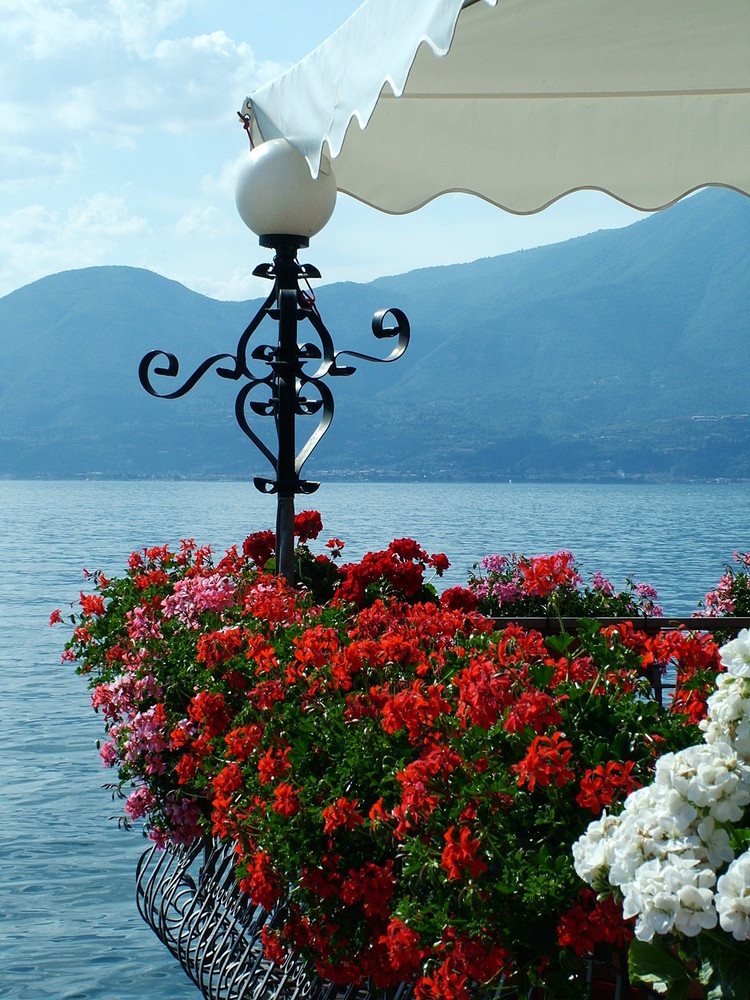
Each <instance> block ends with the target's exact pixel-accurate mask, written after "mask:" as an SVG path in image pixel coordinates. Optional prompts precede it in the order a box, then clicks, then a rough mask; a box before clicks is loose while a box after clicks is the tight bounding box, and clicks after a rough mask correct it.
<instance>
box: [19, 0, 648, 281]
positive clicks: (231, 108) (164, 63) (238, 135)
mask: <svg viewBox="0 0 750 1000" xmlns="http://www.w3.org/2000/svg"><path fill="white" fill-rule="evenodd" d="M358 3H359V0H325V2H323V3H320V2H319V3H316V2H313V0H270V2H269V0H265V2H260V0H150V2H149V0H0V16H1V17H2V25H3V29H2V36H1V37H0V80H1V81H2V88H1V89H0V132H1V134H2V140H0V250H1V251H2V252H0V296H2V295H5V294H7V293H8V292H10V291H12V290H14V289H15V288H19V287H21V286H22V285H25V284H28V283H29V282H31V281H35V280H37V279H38V278H41V277H43V276H45V275H47V274H52V273H55V272H58V271H63V270H67V269H70V268H79V267H88V266H91V265H98V264H127V265H132V266H136V267H146V268H149V269H151V270H153V271H157V272H158V273H160V274H163V275H165V276H167V277H169V278H174V279H176V280H177V281H180V282H182V283H183V284H185V285H187V286H188V287H189V288H192V289H194V290H196V291H199V292H202V293H204V294H206V295H210V296H213V297H215V298H223V299H245V298H250V297H253V296H256V295H259V294H265V293H266V288H265V285H264V286H263V287H262V288H259V287H258V279H253V278H252V277H251V272H252V269H253V267H254V266H255V264H256V263H258V262H259V261H262V260H265V259H267V251H263V250H261V249H260V248H259V247H258V245H257V238H256V237H254V236H253V235H252V233H250V232H249V231H248V230H247V229H246V228H245V227H244V225H243V224H242V222H241V220H240V219H239V216H238V215H237V212H236V209H235V206H234V175H235V171H236V169H237V167H238V165H239V164H240V163H241V161H242V159H243V158H244V156H246V154H247V149H248V145H247V140H246V137H245V134H244V132H243V131H242V128H241V126H240V124H239V123H238V119H237V111H238V109H239V107H240V105H241V103H242V100H243V98H244V97H245V95H246V94H247V93H249V92H250V91H252V90H253V89H254V88H255V87H256V86H258V85H259V84H260V83H263V82H265V81H266V80H268V79H271V78H272V77H274V76H276V75H278V74H279V73H280V72H282V71H283V70H284V69H286V68H287V67H288V66H289V65H291V64H293V63H294V62H296V61H297V60H298V59H300V58H301V57H302V56H304V55H305V54H306V53H307V52H308V51H309V50H310V49H312V48H314V47H315V46H316V45H317V44H318V43H319V42H321V41H322V40H323V39H324V38H326V37H327V36H328V35H329V34H330V33H331V32H332V31H334V30H335V28H337V27H338V25H339V24H340V23H341V22H342V21H344V20H345V19H346V17H348V16H349V14H350V13H352V12H353V11H354V10H355V9H356V7H357V6H358ZM640 217H641V216H640V215H639V214H638V213H636V212H634V211H632V210H630V209H628V208H626V207H625V206H622V205H620V204H619V203H617V202H615V201H614V200H612V199H610V198H608V197H606V196H605V195H599V194H591V193H584V194H577V195H572V196H569V197H568V198H565V199H563V200H562V201H560V202H558V203H557V204H555V205H553V206H551V207H550V208H549V209H547V210H546V211H545V212H542V213H540V214H539V215H535V216H530V217H514V216H511V215H508V214H506V213H503V212H501V211H500V210H499V209H497V208H494V207H493V206H490V205H487V204H485V203H484V202H482V201H481V200H480V199H477V198H472V197H470V196H467V195H450V196H445V197H443V198H439V199H437V200H436V201H434V202H432V203H431V204H430V205H428V206H426V207H425V208H423V209H421V210H420V211H419V212H415V213H413V214H411V215H407V216H402V217H392V216H387V215H384V214H382V213H379V212H376V211H375V210H374V209H371V208H368V207H367V206H364V205H361V204H359V203H358V202H355V201H353V200H352V199H350V198H348V197H346V196H340V197H339V200H338V204H337V207H336V211H335V213H334V216H333V218H332V220H331V221H330V222H329V224H328V226H327V227H326V228H325V229H324V230H323V232H321V233H320V234H319V235H318V236H317V237H315V239H314V240H313V241H312V243H311V246H310V249H309V251H308V253H307V259H309V260H310V261H311V262H313V263H315V264H316V266H317V267H318V268H319V269H320V271H321V272H322V275H323V280H324V281H325V282H332V281H344V280H352V281H369V280H372V279H373V278H376V277H379V276H382V275H386V274H395V273H399V272H403V271H409V270H412V269H414V268H417V267H422V266H428V265H435V264H449V263H455V262H458V261H465V260H473V259H476V258H478V257H487V256H492V255H495V254H501V253H507V252H510V251H513V250H518V249H523V248H527V247H532V246H537V245H540V244H544V243H554V242H558V241H561V240H565V239H568V238H571V237H573V236H577V235H581V234H582V233H586V232H590V231H592V230H595V229H602V228H612V227H614V226H621V225H626V224H628V223H630V222H632V221H634V220H636V219H638V218H640Z"/></svg>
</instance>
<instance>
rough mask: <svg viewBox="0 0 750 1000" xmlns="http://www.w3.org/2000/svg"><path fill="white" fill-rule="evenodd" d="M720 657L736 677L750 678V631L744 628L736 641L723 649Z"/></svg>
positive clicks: (727, 644)
mask: <svg viewBox="0 0 750 1000" xmlns="http://www.w3.org/2000/svg"><path fill="white" fill-rule="evenodd" d="M719 656H720V657H721V662H722V663H723V664H724V666H725V667H726V668H727V670H728V671H729V673H730V674H732V675H733V676H734V677H750V631H749V630H748V629H746V628H743V629H742V631H741V632H740V633H739V635H738V636H737V638H736V639H732V641H731V642H727V643H725V644H724V645H723V646H722V647H721V649H720V650H719Z"/></svg>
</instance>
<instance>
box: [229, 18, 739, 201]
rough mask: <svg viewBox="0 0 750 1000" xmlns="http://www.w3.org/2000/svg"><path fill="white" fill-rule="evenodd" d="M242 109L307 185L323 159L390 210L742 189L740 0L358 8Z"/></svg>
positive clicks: (345, 186) (356, 193)
mask: <svg viewBox="0 0 750 1000" xmlns="http://www.w3.org/2000/svg"><path fill="white" fill-rule="evenodd" d="M249 100H250V103H251V107H252V115H253V117H254V122H253V126H252V128H253V137H254V140H255V141H256V142H258V141H263V140H268V139H272V138H276V137H279V136H281V137H284V138H287V139H288V140H289V141H290V142H292V143H293V144H294V145H295V146H296V147H297V148H298V149H299V150H300V152H302V153H303V154H304V155H305V157H306V158H307V160H308V162H309V164H310V168H311V171H312V172H313V174H316V173H317V170H318V167H319V164H320V158H321V155H322V154H324V153H325V154H327V155H328V156H329V157H330V158H331V159H332V160H333V169H334V172H335V175H336V180H337V184H338V188H339V190H340V191H343V192H346V193H347V194H350V195H352V196H353V197H355V198H358V199H360V200H361V201H364V202H367V203H368V204H370V205H373V206H374V207H376V208H378V209H381V210H382V211H386V212H392V213H404V212H410V211H413V210H414V209H417V208H419V207H420V206H421V205H423V204H425V203H426V202H427V201H429V200H430V199H432V198H435V197H436V196H437V195H439V194H442V193H445V192H448V191H466V192H471V193H473V194H477V195H479V196H481V197H483V198H486V199H487V200H489V201H491V202H494V203H495V204H497V205H499V206H500V207H502V208H504V209H506V210H509V211H511V212H517V213H530V212H535V211H539V210H541V209H542V208H544V207H545V206H546V205H548V204H549V203H550V202H552V201H554V200H555V199H557V198H559V197H561V196H563V195H564V194H567V193H569V192H571V191H575V190H579V189H583V188H590V189H599V190H603V191H606V192H608V193H609V194H611V195H613V196H614V197H616V198H619V199H620V200H622V201H624V202H626V203H628V204H630V205H633V206H634V207H637V208H640V209H644V210H651V209H656V208H662V207H664V206H666V205H668V204H671V203H672V202H674V201H676V200H677V199H678V198H680V197H682V196H683V195H684V194H686V193H688V192H689V191H692V190H694V189H696V188H698V187H702V186H704V185H706V184H718V185H724V186H727V187H732V188H736V189H738V190H740V191H743V192H744V193H745V194H749V195H750V0H473V2H468V3H462V0H365V2H364V3H363V4H362V6H361V7H360V8H359V9H358V10H356V11H355V13H354V14H353V15H352V16H351V17H350V18H349V19H348V20H347V21H346V22H345V23H344V24H343V25H342V26H341V28H339V29H338V31H336V32H335V33H334V34H333V35H331V37H330V38H328V39H327V40H326V41H325V42H323V43H322V44H321V45H320V46H319V47H318V48H317V49H315V50H314V51H313V52H311V53H310V54H309V55H308V56H307V57H306V58H305V59H303V60H302V61H301V62H299V63H298V64H297V65H296V66H293V67H292V68H291V69H290V70H288V71H287V72H286V73H284V74H283V75H282V76H280V77H279V78H277V79H276V80H274V81H272V82H271V83H269V84H266V85H265V86H263V87H261V88H259V89H258V90H256V91H255V92H254V93H253V94H251V95H250V99H249Z"/></svg>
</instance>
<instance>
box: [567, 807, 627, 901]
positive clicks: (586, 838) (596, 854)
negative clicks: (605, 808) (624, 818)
mask: <svg viewBox="0 0 750 1000" xmlns="http://www.w3.org/2000/svg"><path fill="white" fill-rule="evenodd" d="M619 825H620V819H619V817H617V816H608V815H607V813H606V812H605V813H602V816H601V818H600V819H597V820H594V821H593V822H592V823H589V825H588V829H587V830H586V832H585V833H583V834H581V836H580V837H579V838H578V840H577V841H576V842H575V844H573V867H574V868H575V870H576V872H577V873H578V877H579V878H582V879H583V881H584V882H588V884H589V885H596V884H598V883H602V884H606V882H607V876H608V874H609V869H610V867H611V864H612V850H613V840H614V835H615V831H616V830H617V829H618V827H619Z"/></svg>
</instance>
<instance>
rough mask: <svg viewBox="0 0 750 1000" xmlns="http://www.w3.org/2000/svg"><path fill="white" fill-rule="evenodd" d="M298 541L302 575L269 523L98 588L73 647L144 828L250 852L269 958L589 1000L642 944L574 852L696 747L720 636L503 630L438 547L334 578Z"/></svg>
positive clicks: (353, 977)
mask: <svg viewBox="0 0 750 1000" xmlns="http://www.w3.org/2000/svg"><path fill="white" fill-rule="evenodd" d="M298 527H299V531H298V537H299V538H300V539H301V542H300V545H299V546H298V550H297V563H298V566H299V567H300V568H301V569H302V570H303V572H304V574H306V581H307V582H306V584H305V585H304V586H299V587H296V588H292V587H290V586H288V585H287V584H285V583H284V582H283V581H281V580H279V579H277V578H275V577H273V576H271V575H269V574H268V573H266V572H265V569H266V568H267V567H268V565H269V560H271V559H272V557H273V553H272V547H271V546H269V541H270V539H269V533H265V532H258V533H256V534H255V535H252V536H250V537H249V538H248V539H247V540H246V541H245V543H244V544H243V545H242V546H240V547H234V548H232V549H231V550H230V551H229V552H227V553H226V554H225V555H224V557H223V558H221V559H220V560H219V561H218V562H217V563H216V564H214V562H213V559H212V555H211V553H210V552H209V551H208V550H207V549H205V548H200V547H198V546H196V545H195V543H194V542H193V541H192V540H191V541H185V542H183V543H182V545H181V546H180V548H179V550H178V551H177V552H172V551H170V550H169V549H168V548H167V547H166V546H160V547H156V548H151V549H145V550H143V552H140V553H135V554H134V555H133V556H132V557H131V559H130V560H129V564H128V570H127V573H126V575H125V576H123V577H121V578H115V579H107V578H105V577H104V576H102V575H101V574H96V575H95V576H94V584H95V586H94V590H95V593H94V594H91V595H82V596H81V602H80V603H81V608H80V612H78V611H77V612H76V613H75V614H74V615H73V616H72V619H73V621H72V624H73V627H74V632H73V636H72V638H71V640H70V641H69V642H68V644H67V647H66V653H65V654H64V658H65V659H67V660H75V661H77V662H78V670H79V672H80V673H82V674H85V675H87V676H88V678H89V682H90V685H91V688H92V703H93V705H94V708H95V709H96V710H97V711H99V712H101V713H102V715H103V717H104V722H105V727H106V731H107V740H106V741H105V742H104V743H103V745H102V748H101V755H102V758H103V761H104V764H105V765H106V766H109V767H113V768H115V769H116V770H117V773H118V777H119V780H120V783H121V784H120V787H121V790H122V794H123V796H124V797H125V805H124V811H125V817H126V820H127V822H132V821H135V820H143V821H144V823H145V829H146V830H147V831H148V834H149V836H150V837H151V838H152V839H154V840H155V841H156V842H157V843H159V844H166V843H167V842H172V843H185V842H188V841H190V840H192V839H193V838H195V837H204V836H213V837H216V838H220V839H222V840H224V841H225V842H227V843H229V844H231V845H233V848H234V852H235V856H236V859H237V862H236V870H237V877H238V879H239V883H240V886H241V888H242V889H243V890H244V892H246V893H247V895H248V898H249V900H250V901H251V902H252V903H253V904H254V905H257V906H261V907H263V908H265V909H266V910H267V911H269V912H275V913H276V917H275V918H274V920H273V922H272V923H270V924H269V926H268V927H267V928H266V931H265V932H264V938H263V939H264V948H265V951H266V955H267V956H268V958H269V959H271V960H275V961H283V960H284V956H285V954H286V953H287V952H288V951H289V950H293V951H295V952H297V953H299V954H301V955H303V956H304V957H305V958H306V959H307V960H308V961H309V962H310V963H311V964H312V965H313V967H314V968H315V969H316V970H317V973H318V974H319V975H320V976H321V977H322V978H323V979H326V980H330V981H332V982H335V983H341V984H343V983H356V982H359V981H361V980H362V979H363V978H365V977H368V978H369V979H370V981H371V982H372V984H373V985H375V986H379V987H384V988H387V987H392V986H394V985H396V984H397V983H401V982H409V983H413V984H414V988H415V994H416V997H417V1000H468V998H469V997H471V996H474V995H476V993H477V992H478V991H479V989H480V985H481V986H484V984H493V985H495V986H497V985H500V984H502V990H503V994H505V992H506V990H507V994H508V995H509V996H515V995H517V994H516V991H517V992H518V995H527V994H528V991H529V989H531V988H534V987H535V988H538V989H540V990H541V991H542V993H543V995H545V996H548V997H554V998H555V1000H564V998H571V1000H573V998H575V1000H578V998H580V997H581V996H582V995H584V994H585V982H586V963H587V960H588V958H589V956H590V955H591V953H592V950H593V949H594V948H597V949H598V950H599V949H602V948H604V949H607V948H609V949H614V950H617V949H620V948H622V947H623V945H624V943H625V942H626V941H627V940H628V938H629V937H630V936H631V935H632V931H631V930H630V928H629V926H628V924H627V922H626V921H625V920H624V918H623V915H622V911H621V908H620V906H619V905H616V904H614V903H613V902H612V901H611V900H603V901H600V900H597V899H596V898H595V896H594V894H593V893H592V892H591V891H590V890H588V889H583V891H582V887H581V883H580V880H579V878H578V877H577V875H576V873H575V870H574V867H573V860H572V858H571V856H570V849H569V846H568V845H569V844H570V842H571V840H572V839H575V837H577V836H578V835H580V834H582V833H583V831H584V830H585V828H586V826H587V824H588V822H589V821H590V819H591V817H592V816H594V815H598V814H599V813H600V812H601V810H602V809H603V808H605V807H606V808H617V805H618V803H622V802H623V801H624V800H625V799H626V797H627V796H628V795H629V794H630V793H632V792H633V790H634V789H637V788H638V787H639V786H642V785H644V784H647V783H648V782H649V781H650V780H651V777H652V775H653V772H654V766H655V764H656V760H657V757H658V755H659V753H660V752H662V751H667V752H670V751H677V750H680V749H682V748H684V747H686V746H688V745H690V744H691V743H693V742H695V740H696V738H697V736H698V734H699V730H698V729H697V728H696V726H695V725H694V723H695V722H696V721H697V720H698V719H700V717H701V715H702V711H701V710H702V706H703V704H704V702H705V699H703V701H701V700H700V697H699V695H698V694H697V693H695V694H694V692H696V691H697V689H698V687H700V685H699V684H697V683H696V677H697V676H702V674H703V673H704V672H705V671H711V672H715V671H716V670H717V669H718V666H719V664H718V657H717V650H716V647H715V646H714V645H713V643H712V642H711V641H710V639H709V638H707V637H703V638H701V637H699V636H683V635H682V634H681V633H678V632H675V633H666V634H665V636H664V637H661V638H659V639H651V638H648V637H646V636H644V635H642V634H639V633H638V632H636V631H635V630H634V629H633V628H632V627H631V626H628V625H627V624H625V625H622V626H618V627H608V628H605V629H602V628H601V627H599V626H598V625H596V624H595V623H594V622H593V621H587V622H586V623H585V624H584V625H582V626H581V629H580V631H579V633H578V634H577V636H575V637H571V636H566V635H563V636H558V637H552V638H549V639H547V640H546V641H545V640H544V639H543V638H542V636H541V635H539V634H538V633H534V632H527V631H525V630H523V629H521V628H519V627H518V626H509V627H507V628H505V629H504V630H503V631H495V630H494V624H493V622H492V621H491V620H489V619H488V618H486V617H483V616H482V615H480V614H479V613H478V612H477V611H475V610H473V608H472V600H471V599H470V598H471V595H468V597H467V595H466V592H460V591H459V592H457V591H448V592H446V594H445V595H443V598H442V599H440V598H438V597H437V595H436V594H435V592H434V591H433V590H432V589H431V588H430V586H429V585H428V584H427V583H426V582H425V574H426V573H427V572H428V571H434V572H438V573H439V572H441V571H442V569H443V568H445V565H446V564H447V560H446V558H445V556H443V555H442V554H438V555H428V554H427V553H426V552H424V550H423V549H422V548H421V547H420V546H419V545H418V544H417V543H416V542H413V541H412V540H409V539H401V540H397V541H396V542H394V543H392V545H391V546H389V547H388V548H387V549H385V550H383V551H382V552H378V553H368V555H366V556H365V557H364V558H363V559H362V560H361V562H359V563H350V564H345V565H344V566H341V567H340V566H339V565H338V563H336V562H335V559H336V557H337V556H338V555H340V553H341V550H342V548H343V543H342V542H341V541H340V540H338V539H332V540H331V542H330V543H329V544H328V545H327V546H326V548H327V549H328V551H329V553H330V554H329V555H321V556H313V555H312V554H311V552H310V550H309V548H308V547H307V543H308V542H309V541H311V540H314V536H315V535H316V534H317V533H318V532H319V530H320V526H319V519H316V518H314V517H313V516H312V514H311V513H309V512H308V513H306V514H305V516H304V518H301V519H300V521H299V524H298ZM271 537H272V536H271ZM535 572H536V573H537V581H540V580H542V579H543V577H544V576H545V574H544V573H543V572H542V568H541V567H537V570H535ZM541 585H542V584H540V583H539V582H537V586H541ZM328 594H330V597H328V596H327V595H328ZM53 619H54V620H60V619H61V615H59V613H56V614H55V615H53ZM667 662H669V663H670V664H671V666H672V667H673V668H674V669H675V670H676V672H677V677H678V684H679V685H680V687H679V690H680V691H682V692H683V693H684V694H683V697H682V698H681V699H680V698H676V699H675V700H674V702H673V704H672V705H671V706H670V708H662V707H661V706H660V705H659V704H658V702H657V700H656V699H654V698H653V697H652V695H651V689H650V686H649V682H648V679H647V678H648V676H652V674H653V670H654V668H656V669H657V671H658V670H661V669H663V668H664V667H665V665H666V663H667ZM691 685H693V686H691ZM545 991H546V992H545Z"/></svg>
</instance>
